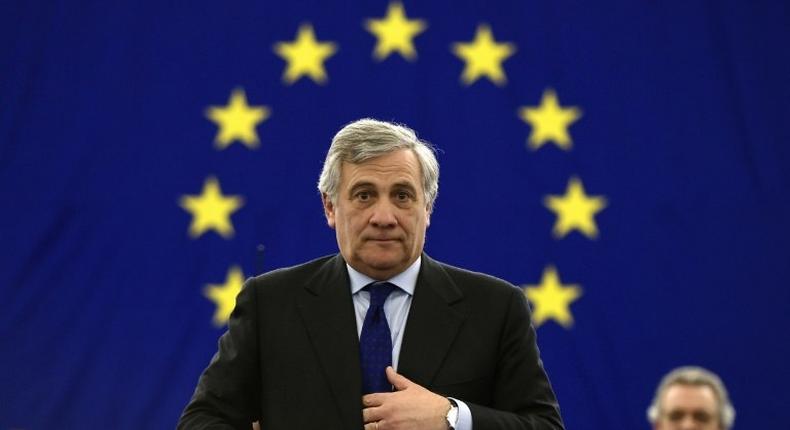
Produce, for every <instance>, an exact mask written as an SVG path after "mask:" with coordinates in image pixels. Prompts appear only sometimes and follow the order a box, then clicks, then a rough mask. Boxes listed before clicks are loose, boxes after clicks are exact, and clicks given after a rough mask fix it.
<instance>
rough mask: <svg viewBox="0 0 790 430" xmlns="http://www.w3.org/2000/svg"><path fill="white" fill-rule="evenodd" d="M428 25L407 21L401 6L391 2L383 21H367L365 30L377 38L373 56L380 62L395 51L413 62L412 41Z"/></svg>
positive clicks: (418, 20)
mask: <svg viewBox="0 0 790 430" xmlns="http://www.w3.org/2000/svg"><path fill="white" fill-rule="evenodd" d="M427 26H428V25H427V24H425V21H423V20H421V19H413V20H410V19H407V18H406V12H405V11H404V9H403V4H402V3H400V2H392V3H390V4H389V7H388V8H387V16H385V17H384V18H383V19H368V20H367V21H365V28H366V29H367V30H368V31H369V32H371V33H373V35H374V36H376V37H377V38H378V42H376V49H375V50H374V51H373V56H374V57H375V58H376V59H377V60H379V61H381V60H383V59H385V58H387V57H388V56H389V55H390V54H391V53H393V52H395V51H397V52H398V53H400V55H401V56H402V57H403V58H405V59H407V60H414V59H415V58H416V57H417V52H416V51H415V50H414V45H413V43H412V39H413V38H414V37H415V36H417V35H418V34H420V33H422V32H423V31H425V28H426V27H427Z"/></svg>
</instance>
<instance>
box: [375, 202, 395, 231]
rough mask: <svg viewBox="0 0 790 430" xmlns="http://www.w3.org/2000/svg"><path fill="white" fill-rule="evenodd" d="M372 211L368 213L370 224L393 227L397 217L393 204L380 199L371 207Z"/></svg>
mask: <svg viewBox="0 0 790 430" xmlns="http://www.w3.org/2000/svg"><path fill="white" fill-rule="evenodd" d="M371 209H372V210H373V213H372V214H371V215H370V224H372V225H373V226H374V227H380V228H388V227H394V226H395V225H397V224H398V219H397V218H396V217H395V210H396V208H395V206H394V205H393V204H392V203H391V202H389V201H387V200H386V199H382V200H380V201H378V202H376V204H375V205H374V206H373V207H372V208H371Z"/></svg>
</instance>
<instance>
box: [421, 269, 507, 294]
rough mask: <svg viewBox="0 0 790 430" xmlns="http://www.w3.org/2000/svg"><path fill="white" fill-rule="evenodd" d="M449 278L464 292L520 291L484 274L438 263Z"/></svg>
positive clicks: (504, 292) (500, 292) (495, 292)
mask: <svg viewBox="0 0 790 430" xmlns="http://www.w3.org/2000/svg"><path fill="white" fill-rule="evenodd" d="M437 263H438V264H439V265H440V266H441V267H442V269H444V271H445V272H446V273H447V274H448V275H449V276H450V278H451V279H452V280H453V281H454V282H455V283H456V284H457V285H459V286H461V287H462V288H463V289H465V290H469V289H472V290H476V289H478V288H479V289H483V290H484V291H485V292H486V293H487V294H491V293H494V294H505V295H510V294H513V291H514V290H520V289H519V288H518V287H516V286H515V285H513V284H511V283H510V282H508V281H506V280H504V279H500V278H497V277H496V276H492V275H489V274H486V273H481V272H475V271H472V270H468V269H463V268H461V267H456V266H453V265H450V264H446V263H442V262H438V261H437Z"/></svg>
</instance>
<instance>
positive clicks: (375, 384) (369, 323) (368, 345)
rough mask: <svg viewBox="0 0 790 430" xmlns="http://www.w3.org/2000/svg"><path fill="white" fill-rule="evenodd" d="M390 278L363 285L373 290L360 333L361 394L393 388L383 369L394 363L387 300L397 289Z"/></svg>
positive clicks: (384, 391) (367, 289)
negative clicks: (385, 305)
mask: <svg viewBox="0 0 790 430" xmlns="http://www.w3.org/2000/svg"><path fill="white" fill-rule="evenodd" d="M395 288H398V287H396V286H395V285H392V284H390V283H389V282H375V283H372V284H369V285H367V286H366V287H365V288H363V289H364V290H366V291H369V292H370V307H368V313H367V314H365V322H364V323H362V334H361V335H360V336H359V358H360V362H361V364H362V394H369V393H386V392H390V391H392V384H390V383H389V381H387V374H386V373H385V372H384V369H386V368H387V366H391V365H392V337H391V336H390V327H389V324H387V317H386V316H385V315H384V301H385V300H387V296H389V295H390V293H391V292H393V291H394V290H395Z"/></svg>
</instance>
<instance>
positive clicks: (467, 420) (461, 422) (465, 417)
mask: <svg viewBox="0 0 790 430" xmlns="http://www.w3.org/2000/svg"><path fill="white" fill-rule="evenodd" d="M450 398H451V399H453V400H455V403H456V404H458V421H456V423H455V430H472V411H470V410H469V406H466V403H464V402H462V401H461V400H458V399H456V398H455V397H450Z"/></svg>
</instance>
